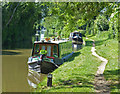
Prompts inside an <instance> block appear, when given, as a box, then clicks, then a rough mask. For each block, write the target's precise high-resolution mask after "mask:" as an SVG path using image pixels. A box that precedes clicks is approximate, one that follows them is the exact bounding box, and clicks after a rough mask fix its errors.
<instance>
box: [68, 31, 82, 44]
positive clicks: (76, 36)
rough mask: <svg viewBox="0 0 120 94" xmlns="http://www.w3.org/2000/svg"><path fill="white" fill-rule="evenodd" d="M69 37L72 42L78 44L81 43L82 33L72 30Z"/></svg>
mask: <svg viewBox="0 0 120 94" xmlns="http://www.w3.org/2000/svg"><path fill="white" fill-rule="evenodd" d="M70 39H71V40H72V43H73V44H78V45H82V44H83V39H82V34H81V33H80V32H78V31H74V32H72V33H70Z"/></svg>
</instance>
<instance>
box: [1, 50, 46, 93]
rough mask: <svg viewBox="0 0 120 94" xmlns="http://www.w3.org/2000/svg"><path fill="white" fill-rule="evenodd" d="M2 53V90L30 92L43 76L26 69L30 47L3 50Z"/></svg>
mask: <svg viewBox="0 0 120 94" xmlns="http://www.w3.org/2000/svg"><path fill="white" fill-rule="evenodd" d="M3 52H4V53H3V55H2V91H3V92H32V90H33V89H32V88H31V86H33V87H36V86H35V85H33V84H32V83H34V84H36V85H37V84H38V83H39V82H40V81H42V79H43V78H44V77H45V76H44V74H38V73H34V72H31V71H28V65H27V61H28V57H29V56H30V55H31V49H18V50H3ZM43 76H44V77H43Z"/></svg>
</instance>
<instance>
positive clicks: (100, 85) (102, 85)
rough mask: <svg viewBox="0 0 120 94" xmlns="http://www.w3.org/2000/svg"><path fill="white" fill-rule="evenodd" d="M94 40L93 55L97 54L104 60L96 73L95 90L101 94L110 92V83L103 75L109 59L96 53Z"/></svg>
mask: <svg viewBox="0 0 120 94" xmlns="http://www.w3.org/2000/svg"><path fill="white" fill-rule="evenodd" d="M92 41H93V47H92V48H91V51H92V55H94V56H96V57H97V58H99V59H100V60H101V61H103V62H102V63H101V65H100V66H99V67H98V70H97V72H96V75H95V92H97V93H99V94H110V84H109V83H108V82H107V81H106V80H105V78H104V75H103V73H104V70H105V66H106V64H107V63H108V60H107V59H105V58H103V57H101V56H99V55H98V54H96V52H95V50H96V49H95V41H94V40H92Z"/></svg>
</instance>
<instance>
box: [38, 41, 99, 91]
mask: <svg viewBox="0 0 120 94" xmlns="http://www.w3.org/2000/svg"><path fill="white" fill-rule="evenodd" d="M91 47H92V41H90V40H86V46H85V47H83V48H82V49H81V50H80V51H77V52H75V53H74V55H73V56H72V57H71V58H70V59H69V60H68V61H67V62H65V63H64V64H63V65H61V66H60V67H59V68H58V69H56V70H55V71H54V72H53V73H52V74H53V80H52V81H53V87H47V86H46V85H47V78H46V79H45V80H44V81H43V82H42V83H40V84H39V86H38V89H37V92H94V76H95V73H96V71H97V67H98V66H99V65H100V63H101V61H100V60H98V59H97V58H96V57H94V56H93V55H92V54H91Z"/></svg>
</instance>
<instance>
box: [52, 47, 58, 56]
mask: <svg viewBox="0 0 120 94" xmlns="http://www.w3.org/2000/svg"><path fill="white" fill-rule="evenodd" d="M54 55H57V56H58V54H57V45H54V46H53V56H54Z"/></svg>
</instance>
